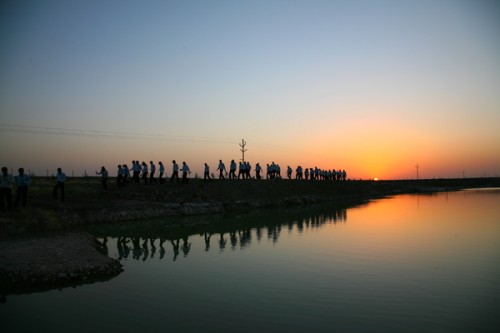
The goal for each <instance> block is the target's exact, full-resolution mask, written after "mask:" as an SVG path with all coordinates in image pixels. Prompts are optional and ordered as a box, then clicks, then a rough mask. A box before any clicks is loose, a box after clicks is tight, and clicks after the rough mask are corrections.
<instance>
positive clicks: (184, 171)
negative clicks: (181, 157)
mask: <svg viewBox="0 0 500 333" xmlns="http://www.w3.org/2000/svg"><path fill="white" fill-rule="evenodd" d="M188 173H189V174H191V170H189V166H188V165H187V164H186V162H182V183H186V184H187V182H188V178H187V175H188Z"/></svg>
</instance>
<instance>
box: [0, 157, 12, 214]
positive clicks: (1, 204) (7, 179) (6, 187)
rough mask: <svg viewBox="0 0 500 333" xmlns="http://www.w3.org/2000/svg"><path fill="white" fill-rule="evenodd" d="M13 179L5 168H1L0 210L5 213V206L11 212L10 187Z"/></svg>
mask: <svg viewBox="0 0 500 333" xmlns="http://www.w3.org/2000/svg"><path fill="white" fill-rule="evenodd" d="M13 184H14V178H12V176H11V175H9V170H8V169H7V167H2V178H0V209H1V210H2V211H3V212H4V211H5V204H6V203H7V209H8V210H12V185H13Z"/></svg>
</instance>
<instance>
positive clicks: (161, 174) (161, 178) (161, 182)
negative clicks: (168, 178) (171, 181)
mask: <svg viewBox="0 0 500 333" xmlns="http://www.w3.org/2000/svg"><path fill="white" fill-rule="evenodd" d="M158 165H159V167H158V171H159V172H160V176H159V177H158V179H159V182H160V184H163V183H164V182H165V179H163V174H164V173H165V167H164V166H163V163H162V162H161V161H160V162H158Z"/></svg>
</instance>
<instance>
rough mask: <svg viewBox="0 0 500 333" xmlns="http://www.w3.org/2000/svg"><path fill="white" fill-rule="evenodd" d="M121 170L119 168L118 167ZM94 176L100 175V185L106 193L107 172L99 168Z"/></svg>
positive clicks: (103, 168)
mask: <svg viewBox="0 0 500 333" xmlns="http://www.w3.org/2000/svg"><path fill="white" fill-rule="evenodd" d="M119 167H120V169H121V166H119ZM95 173H96V175H101V184H102V189H103V190H104V191H105V192H106V191H107V190H108V170H106V168H105V167H103V166H102V167H101V171H100V172H97V171H96V172H95Z"/></svg>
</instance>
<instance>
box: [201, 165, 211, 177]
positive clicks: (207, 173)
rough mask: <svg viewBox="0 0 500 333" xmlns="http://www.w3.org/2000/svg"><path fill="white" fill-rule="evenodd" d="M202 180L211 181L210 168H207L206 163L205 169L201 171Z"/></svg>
mask: <svg viewBox="0 0 500 333" xmlns="http://www.w3.org/2000/svg"><path fill="white" fill-rule="evenodd" d="M203 179H204V180H211V179H212V178H210V167H209V166H208V164H207V163H205V167H204V170H203Z"/></svg>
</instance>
